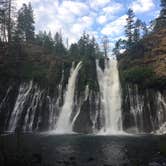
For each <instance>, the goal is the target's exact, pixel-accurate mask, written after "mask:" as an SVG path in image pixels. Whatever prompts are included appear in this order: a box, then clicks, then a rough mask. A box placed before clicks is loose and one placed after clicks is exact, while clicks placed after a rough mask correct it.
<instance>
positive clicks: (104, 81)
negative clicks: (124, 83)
mask: <svg viewBox="0 0 166 166" xmlns="http://www.w3.org/2000/svg"><path fill="white" fill-rule="evenodd" d="M97 75H98V82H99V87H100V98H101V110H102V111H103V114H104V127H103V129H102V131H101V132H104V133H105V134H117V133H119V132H121V131H122V115H121V88H120V81H119V73H118V68H117V61H116V60H115V59H107V60H105V70H104V71H102V69H101V68H100V66H99V62H97Z"/></svg>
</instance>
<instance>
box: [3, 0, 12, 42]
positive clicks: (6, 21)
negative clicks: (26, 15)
mask: <svg viewBox="0 0 166 166" xmlns="http://www.w3.org/2000/svg"><path fill="white" fill-rule="evenodd" d="M12 16H13V0H1V1H0V41H1V42H4V43H8V44H10V43H11V40H12V23H13V20H12Z"/></svg>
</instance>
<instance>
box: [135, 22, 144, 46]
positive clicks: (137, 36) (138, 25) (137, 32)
mask: <svg viewBox="0 0 166 166" xmlns="http://www.w3.org/2000/svg"><path fill="white" fill-rule="evenodd" d="M141 25H142V22H141V20H140V19H137V20H136V22H135V24H134V26H135V27H134V34H133V41H134V42H135V43H136V42H138V41H139V40H140V29H141Z"/></svg>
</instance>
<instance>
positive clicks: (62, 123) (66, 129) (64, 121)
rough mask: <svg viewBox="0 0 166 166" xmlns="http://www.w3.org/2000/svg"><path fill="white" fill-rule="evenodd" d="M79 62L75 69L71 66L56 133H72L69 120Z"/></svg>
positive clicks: (79, 66)
mask: <svg viewBox="0 0 166 166" xmlns="http://www.w3.org/2000/svg"><path fill="white" fill-rule="evenodd" d="M81 64H82V63H81V62H80V63H78V64H77V66H76V68H75V69H74V66H72V69H71V73H70V78H69V81H68V85H67V90H66V94H65V99H64V105H63V107H62V110H61V113H60V116H59V119H58V121H57V124H56V129H55V132H56V133H71V132H72V122H71V120H70V118H71V114H72V110H73V104H74V103H73V102H74V92H75V84H76V79H77V75H78V72H79V70H80V68H81Z"/></svg>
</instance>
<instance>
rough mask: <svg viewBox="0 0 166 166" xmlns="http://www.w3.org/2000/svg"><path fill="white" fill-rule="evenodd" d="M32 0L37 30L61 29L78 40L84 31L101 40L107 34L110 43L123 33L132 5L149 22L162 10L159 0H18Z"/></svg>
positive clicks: (18, 2)
mask: <svg viewBox="0 0 166 166" xmlns="http://www.w3.org/2000/svg"><path fill="white" fill-rule="evenodd" d="M28 1H31V2H32V6H33V8H34V15H35V22H36V23H35V26H36V31H37V32H38V31H39V30H47V31H51V32H52V33H53V34H54V33H55V32H57V31H60V30H61V31H62V33H63V35H64V37H65V38H67V37H68V38H69V42H70V43H73V42H76V41H77V40H78V39H79V37H80V36H81V34H82V33H83V31H86V32H88V33H89V34H90V35H94V36H95V37H96V38H97V39H98V40H100V39H101V38H102V36H104V35H107V36H108V37H109V39H110V43H111V44H112V45H113V43H114V42H115V41H116V40H118V39H119V38H120V37H123V36H124V28H123V27H124V25H125V24H126V11H127V9H128V8H129V7H130V8H132V9H133V10H134V11H135V14H136V17H138V18H140V19H141V20H143V21H146V22H147V23H149V21H151V20H153V19H154V18H156V17H157V16H158V14H159V10H160V0H17V7H18V8H20V7H21V4H22V3H27V2H28Z"/></svg>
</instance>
